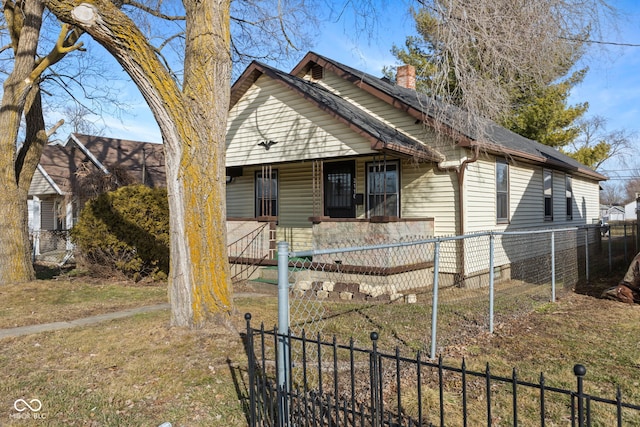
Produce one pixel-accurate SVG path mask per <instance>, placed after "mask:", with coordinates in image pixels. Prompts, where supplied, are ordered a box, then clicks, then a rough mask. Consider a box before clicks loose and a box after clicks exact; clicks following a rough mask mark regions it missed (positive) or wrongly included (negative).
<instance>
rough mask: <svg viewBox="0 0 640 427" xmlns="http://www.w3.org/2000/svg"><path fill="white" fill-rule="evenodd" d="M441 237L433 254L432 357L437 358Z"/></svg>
mask: <svg viewBox="0 0 640 427" xmlns="http://www.w3.org/2000/svg"><path fill="white" fill-rule="evenodd" d="M439 264H440V239H438V240H436V242H435V249H434V254H433V304H432V307H431V354H430V356H431V358H432V359H435V358H436V335H437V331H438V270H439V269H440V266H439Z"/></svg>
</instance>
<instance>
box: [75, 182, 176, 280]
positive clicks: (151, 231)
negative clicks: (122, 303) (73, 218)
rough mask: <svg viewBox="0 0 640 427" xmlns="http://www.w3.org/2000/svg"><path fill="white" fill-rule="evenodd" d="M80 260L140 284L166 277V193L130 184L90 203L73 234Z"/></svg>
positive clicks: (167, 225)
mask: <svg viewBox="0 0 640 427" xmlns="http://www.w3.org/2000/svg"><path fill="white" fill-rule="evenodd" d="M71 238H72V240H73V242H74V243H75V244H76V245H77V247H78V249H79V251H80V258H82V259H83V260H84V261H85V262H87V263H88V264H90V265H94V266H99V267H111V268H113V269H115V270H117V271H120V272H123V273H124V274H125V275H126V276H128V277H130V278H133V279H134V280H136V281H138V280H140V279H142V278H143V277H147V276H150V277H152V278H154V279H166V277H167V275H168V273H169V203H168V199H167V191H166V189H158V188H156V189H154V188H149V187H146V186H144V185H129V186H126V187H121V188H119V189H118V190H116V191H112V192H108V193H103V194H101V195H99V196H97V197H96V198H94V199H92V200H90V201H88V202H87V203H86V204H85V206H84V208H83V209H82V212H81V213H80V217H79V219H78V223H77V224H76V225H75V226H74V227H73V229H72V230H71Z"/></svg>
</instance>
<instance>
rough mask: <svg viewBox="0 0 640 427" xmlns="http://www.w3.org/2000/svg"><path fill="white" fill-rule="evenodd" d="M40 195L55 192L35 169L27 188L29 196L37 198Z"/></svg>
mask: <svg viewBox="0 0 640 427" xmlns="http://www.w3.org/2000/svg"><path fill="white" fill-rule="evenodd" d="M42 194H57V193H56V190H55V189H54V188H53V187H51V184H49V181H47V179H46V178H45V177H44V175H42V172H40V170H39V169H36V171H35V173H34V174H33V179H32V180H31V186H30V187H29V195H31V196H37V195H42Z"/></svg>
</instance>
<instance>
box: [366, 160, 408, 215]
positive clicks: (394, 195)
mask: <svg viewBox="0 0 640 427" xmlns="http://www.w3.org/2000/svg"><path fill="white" fill-rule="evenodd" d="M399 169H400V168H399V165H398V162H395V161H394V162H375V163H369V164H367V211H368V216H369V218H371V217H374V216H400V202H399V201H400V182H399V181H400V176H399V172H400V171H399Z"/></svg>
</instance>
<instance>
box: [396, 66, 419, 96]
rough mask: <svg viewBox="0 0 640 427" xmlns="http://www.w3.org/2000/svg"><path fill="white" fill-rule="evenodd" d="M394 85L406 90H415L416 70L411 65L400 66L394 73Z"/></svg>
mask: <svg viewBox="0 0 640 427" xmlns="http://www.w3.org/2000/svg"><path fill="white" fill-rule="evenodd" d="M396 84H397V85H398V86H402V87H404V88H407V89H413V90H415V89H416V69H415V67H414V66H413V65H402V66H400V67H398V69H397V71H396Z"/></svg>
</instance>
